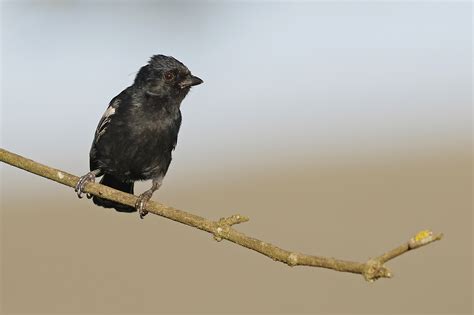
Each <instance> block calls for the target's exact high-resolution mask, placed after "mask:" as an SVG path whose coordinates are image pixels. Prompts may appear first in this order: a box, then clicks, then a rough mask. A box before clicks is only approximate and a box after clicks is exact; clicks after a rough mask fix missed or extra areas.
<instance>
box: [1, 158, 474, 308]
mask: <svg viewBox="0 0 474 315" xmlns="http://www.w3.org/2000/svg"><path fill="white" fill-rule="evenodd" d="M31 158H34V157H31ZM40 162H41V161H40ZM471 163H472V155H471V152H470V151H469V150H467V149H466V150H451V151H447V150H440V151H439V152H435V151H433V152H424V153H422V154H418V155H416V156H411V157H410V155H408V154H407V155H406V156H393V157H385V158H383V159H366V160H357V161H355V162H353V163H347V161H344V160H342V159H341V160H338V161H319V160H313V161H312V160H311V157H306V158H305V159H301V160H298V159H292V160H291V161H289V162H288V164H285V165H283V163H281V160H280V161H279V163H275V164H273V165H266V164H265V163H262V164H261V165H257V164H254V165H248V166H245V167H249V168H250V169H248V170H246V171H245V172H243V171H242V172H239V171H236V170H219V171H217V172H216V171H215V170H212V169H201V170H197V171H196V173H194V174H183V173H180V172H179V167H178V166H175V167H176V171H173V172H172V173H170V174H169V176H168V178H167V179H166V183H165V185H164V187H163V188H162V190H161V191H160V192H159V193H157V194H156V195H155V198H154V199H156V200H160V201H162V202H164V203H167V204H169V205H173V206H175V207H178V208H181V209H184V210H187V211H191V212H194V213H196V214H199V215H203V216H206V217H208V218H214V219H216V218H219V217H222V216H226V215H230V214H232V213H236V212H239V213H241V214H245V215H249V216H250V218H251V221H250V222H248V223H246V224H243V225H241V226H239V227H238V229H240V230H241V231H243V232H246V233H249V234H250V235H252V236H255V237H259V238H262V239H264V240H267V241H270V242H273V243H275V244H277V245H280V246H282V247H284V248H288V249H294V250H298V251H302V252H305V253H311V254H321V255H327V256H335V257H339V258H345V259H354V260H366V259H367V258H369V257H370V256H374V255H377V254H381V253H382V252H383V251H385V250H388V249H390V248H392V247H393V246H397V245H399V244H401V242H403V241H405V240H407V238H408V237H409V236H411V235H412V234H413V233H415V232H417V231H419V230H420V229H425V228H431V229H433V230H434V231H441V232H444V233H445V236H446V237H445V239H444V240H443V241H441V242H438V243H436V244H433V245H430V246H429V247H426V248H423V249H420V250H417V251H415V252H412V253H408V254H406V255H403V256H402V257H399V258H398V259H396V260H394V261H391V262H390V263H389V266H390V267H391V268H392V270H393V272H394V274H395V277H394V278H393V279H391V280H380V281H377V282H376V283H374V284H369V283H366V282H365V281H364V280H363V279H362V278H361V277H360V276H357V275H352V274H344V273H337V272H334V271H328V270H323V269H311V268H307V267H296V268H289V267H287V266H285V265H283V264H280V263H275V262H273V261H271V260H269V259H267V258H266V257H264V256H261V255H259V254H257V253H254V252H251V251H249V250H247V249H244V248H241V247H238V246H235V245H234V244H231V243H229V242H225V241H223V242H221V243H217V242H215V241H213V240H212V238H211V236H210V235H208V234H206V233H204V232H201V231H198V230H195V229H192V228H189V227H186V226H183V225H180V224H178V223H175V222H171V221H169V220H166V219H163V218H159V217H155V216H153V215H149V216H148V217H147V218H146V219H145V220H143V221H141V220H139V219H138V215H136V214H132V215H127V214H118V213H115V212H113V211H107V210H104V209H102V208H97V207H94V206H93V205H92V203H91V202H90V201H86V200H78V199H77V198H76V197H75V195H74V193H73V191H72V189H70V188H67V187H63V186H60V185H58V184H56V183H53V182H50V181H46V180H44V179H41V178H39V177H36V176H33V175H30V174H28V173H26V172H23V171H20V170H17V169H13V168H10V167H6V166H2V168H3V170H2V186H3V187H2V225H1V227H2V229H1V230H2V234H1V237H2V252H1V253H2V260H1V261H2V277H3V279H2V301H1V303H2V309H3V312H5V313H65V312H78V313H96V312H104V313H108V312H123V313H141V312H158V313H159V312H166V313H182V312H191V313H198V312H200V313H231V312H233V313H245V312H254V313H263V312H282V313H361V314H362V313H471V311H472V199H471V197H472V183H471V176H472V169H471ZM277 164H278V165H277ZM55 166H59V165H55ZM243 169H245V168H244V167H243ZM21 186H23V188H22V189H20V187H21ZM143 187H144V186H140V189H143Z"/></svg>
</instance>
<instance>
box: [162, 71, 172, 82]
mask: <svg viewBox="0 0 474 315" xmlns="http://www.w3.org/2000/svg"><path fill="white" fill-rule="evenodd" d="M164 77H165V80H166V81H171V80H173V79H174V73H173V72H172V71H167V72H165V75H164Z"/></svg>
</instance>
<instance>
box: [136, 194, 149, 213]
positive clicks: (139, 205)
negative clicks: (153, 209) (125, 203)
mask: <svg viewBox="0 0 474 315" xmlns="http://www.w3.org/2000/svg"><path fill="white" fill-rule="evenodd" d="M151 195H152V193H150V192H148V191H145V192H144V193H143V194H141V195H140V196H138V199H137V202H136V203H135V208H136V209H137V211H138V214H139V215H140V219H143V218H144V217H145V216H146V215H147V214H148V211H146V210H145V205H146V203H147V202H148V200H150V198H151Z"/></svg>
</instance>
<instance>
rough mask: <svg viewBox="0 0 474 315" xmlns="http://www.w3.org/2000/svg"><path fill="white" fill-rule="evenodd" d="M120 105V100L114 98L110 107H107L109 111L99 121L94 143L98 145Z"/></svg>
mask: <svg viewBox="0 0 474 315" xmlns="http://www.w3.org/2000/svg"><path fill="white" fill-rule="evenodd" d="M119 104H120V99H119V98H114V99H113V100H112V101H111V102H110V104H109V107H107V110H106V111H105V113H104V115H102V118H101V119H100V121H99V125H98V126H97V129H96V131H95V137H94V143H97V142H98V141H99V139H100V136H102V135H103V134H104V132H105V130H106V129H107V126H108V125H109V123H110V120H111V119H112V116H113V115H114V114H115V111H116V110H117V108H118V106H119Z"/></svg>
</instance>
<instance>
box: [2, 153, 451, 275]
mask: <svg viewBox="0 0 474 315" xmlns="http://www.w3.org/2000/svg"><path fill="white" fill-rule="evenodd" d="M0 160H1V161H2V162H5V163H7V164H10V165H12V166H15V167H18V168H21V169H23V170H26V171H28V172H31V173H33V174H36V175H39V176H42V177H45V178H48V179H51V180H53V181H55V182H58V183H61V184H63V185H66V186H69V187H75V186H76V184H77V181H78V180H79V177H77V176H74V175H71V174H68V173H66V172H64V171H61V170H58V169H54V168H51V167H49V166H46V165H42V164H40V163H37V162H35V161H32V160H29V159H27V158H24V157H22V156H20V155H17V154H14V153H11V152H9V151H7V150H4V149H0ZM84 192H86V193H90V194H92V195H95V196H100V197H101V198H105V199H108V200H113V201H116V202H119V203H122V204H125V205H129V206H135V202H136V200H137V197H136V196H134V195H130V194H127V193H124V192H121V191H118V190H115V189H112V188H110V187H107V186H104V185H101V184H98V183H88V184H86V187H85V189H84ZM146 210H147V211H148V212H150V213H154V214H156V215H159V216H162V217H165V218H168V219H171V220H173V221H177V222H180V223H183V224H186V225H189V226H192V227H195V228H198V229H200V230H203V231H206V232H209V233H211V234H213V236H214V239H216V240H217V241H221V240H222V239H226V240H228V241H231V242H233V243H235V244H238V245H241V246H243V247H247V248H249V249H252V250H254V251H256V252H259V253H261V254H263V255H265V256H268V257H270V258H272V259H273V260H276V261H280V262H283V263H285V264H287V265H289V266H312V267H321V268H328V269H332V270H337V271H342V272H351V273H357V274H361V275H362V276H363V277H364V278H365V279H366V280H367V281H371V282H372V281H374V280H376V279H378V278H390V277H391V276H392V273H391V272H390V270H389V269H388V268H387V267H385V265H384V264H385V263H386V262H387V261H389V260H391V259H393V258H395V257H397V256H400V255H402V254H404V253H406V252H407V251H410V250H412V249H416V248H419V247H422V246H425V245H428V244H430V243H432V242H434V241H437V240H440V239H441V238H442V237H443V235H442V234H438V235H433V233H432V232H431V231H428V230H425V231H421V232H419V233H418V234H416V235H415V236H414V237H413V238H411V239H410V240H409V241H408V242H406V243H405V244H403V245H401V246H399V247H397V248H394V249H392V250H390V251H388V252H386V253H385V254H383V255H380V256H378V257H376V258H371V259H369V260H368V261H367V262H353V261H345V260H340V259H335V258H327V257H320V256H311V255H305V254H302V253H297V252H293V251H288V250H285V249H282V248H279V247H277V246H275V245H272V244H270V243H267V242H263V241H261V240H258V239H256V238H253V237H250V236H247V235H245V234H243V233H241V232H238V231H237V230H235V229H234V228H233V227H232V226H233V225H235V224H239V223H243V222H246V221H248V220H249V219H248V218H247V217H244V216H241V215H238V214H236V215H233V216H231V217H228V218H221V219H220V220H218V221H211V220H207V219H205V218H202V217H200V216H197V215H194V214H191V213H188V212H185V211H182V210H178V209H174V208H172V207H168V206H166V205H163V204H161V203H158V202H154V201H150V202H148V203H147V204H146Z"/></svg>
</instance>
